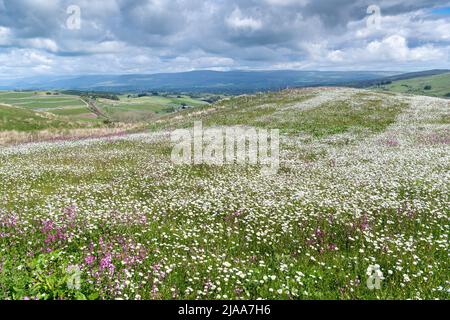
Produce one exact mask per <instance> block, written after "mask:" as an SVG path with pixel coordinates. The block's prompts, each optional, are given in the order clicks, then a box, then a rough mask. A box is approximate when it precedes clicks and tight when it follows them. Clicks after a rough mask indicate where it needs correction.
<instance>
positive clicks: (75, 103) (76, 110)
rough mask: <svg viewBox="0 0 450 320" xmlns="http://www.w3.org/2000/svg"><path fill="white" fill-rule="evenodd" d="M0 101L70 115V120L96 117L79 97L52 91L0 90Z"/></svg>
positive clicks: (30, 108) (40, 110) (39, 110)
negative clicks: (49, 92) (48, 92)
mask: <svg viewBox="0 0 450 320" xmlns="http://www.w3.org/2000/svg"><path fill="white" fill-rule="evenodd" d="M0 103H2V104H6V105H12V106H16V107H20V108H24V109H28V110H33V111H38V112H47V113H51V114H55V115H62V116H70V120H72V121H82V120H89V121H90V120H92V119H93V118H95V117H96V116H95V114H93V113H92V112H91V111H90V110H89V109H88V108H87V106H86V104H85V103H84V102H83V101H82V100H81V99H80V97H78V96H74V95H65V94H60V93H54V92H52V94H47V93H46V92H37V91H36V92H34V91H33V92H29V91H26V92H12V91H0ZM66 120H67V119H66ZM0 129H1V128H0Z"/></svg>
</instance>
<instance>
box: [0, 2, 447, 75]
mask: <svg viewBox="0 0 450 320" xmlns="http://www.w3.org/2000/svg"><path fill="white" fill-rule="evenodd" d="M73 4H74V5H78V6H79V7H80V9H81V22H82V23H81V29H79V30H70V29H68V28H67V25H66V22H67V19H68V17H69V15H68V14H67V11H66V9H67V7H68V6H69V5H73ZM372 4H374V1H372V0H337V1H333V2H331V1H328V0H314V1H312V0H239V1H238V0H227V1H223V0H172V1H169V0H109V1H103V0H45V1H44V0H15V1H4V0H0V61H1V63H2V66H1V69H0V70H1V71H2V72H4V73H5V72H6V75H5V74H3V75H2V76H3V77H5V76H11V77H16V76H18V75H27V74H33V73H38V74H45V73H48V74H66V73H77V74H80V73H127V72H133V73H136V72H142V73H149V72H165V71H184V70H194V69H206V68H208V69H217V70H229V69H271V68H299V69H321V70H325V69H328V70H341V69H360V70H362V69H366V70H367V69H372V70H374V69H380V70H399V69H404V70H405V71H409V70H419V69H427V68H431V67H439V68H450V61H449V60H450V59H449V56H448V54H449V47H450V33H449V32H448V30H450V16H449V15H445V14H436V13H435V12H436V10H435V8H437V7H446V6H449V5H450V2H449V1H438V0H437V1H433V0H416V1H414V2H412V1H408V2H406V1H402V0H380V1H376V4H377V5H378V6H379V7H380V9H381V16H380V28H373V27H370V25H368V24H367V19H368V17H369V15H368V14H367V8H368V7H369V5H372ZM20 55H23V56H20ZM33 63H34V65H33Z"/></svg>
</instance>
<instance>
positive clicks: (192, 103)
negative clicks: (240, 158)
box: [97, 95, 208, 121]
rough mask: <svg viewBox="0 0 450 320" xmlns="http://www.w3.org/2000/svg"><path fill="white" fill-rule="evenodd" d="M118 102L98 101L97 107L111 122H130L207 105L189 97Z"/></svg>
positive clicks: (122, 98)
mask: <svg viewBox="0 0 450 320" xmlns="http://www.w3.org/2000/svg"><path fill="white" fill-rule="evenodd" d="M119 99H120V101H113V100H107V99H100V100H99V101H98V104H97V105H98V106H99V107H100V108H101V109H102V110H103V111H104V112H105V113H106V114H107V115H109V116H110V117H111V118H112V119H113V120H117V121H124V120H125V121H130V120H131V121H132V120H136V119H145V120H152V119H155V118H157V117H159V116H160V115H164V114H168V113H173V112H175V111H177V110H179V109H180V108H181V107H182V106H183V105H184V106H188V107H191V108H192V107H198V106H204V105H207V104H208V103H206V102H204V101H201V100H197V99H193V98H191V97H189V96H167V97H165V96H145V97H129V96H128V95H121V96H119Z"/></svg>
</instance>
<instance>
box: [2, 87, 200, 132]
mask: <svg viewBox="0 0 450 320" xmlns="http://www.w3.org/2000/svg"><path fill="white" fill-rule="evenodd" d="M119 98H120V100H119V101H115V100H109V99H102V98H96V99H91V98H88V97H80V96H78V95H72V94H70V95H69V94H63V93H60V92H49V93H47V92H37V91H36V92H31V91H26V92H18V91H0V104H3V106H2V107H1V109H0V131H9V130H15V131H27V132H32V131H39V130H46V129H55V128H67V129H70V128H78V127H80V128H82V127H85V126H93V125H94V126H100V125H101V124H102V123H103V122H104V121H105V120H108V121H109V122H118V123H127V122H132V123H138V122H151V121H154V120H155V119H157V118H158V117H160V116H162V115H165V114H169V113H173V112H176V111H179V110H180V109H182V107H183V106H185V108H195V107H199V106H205V105H208V103H206V102H204V101H202V100H200V99H193V98H191V97H189V96H184V95H183V96H169V95H167V96H145V97H133V98H132V97H131V96H129V95H121V96H119ZM87 100H90V101H91V102H93V103H94V105H95V106H96V107H97V108H98V110H99V111H100V113H101V114H100V115H99V114H98V113H95V112H93V111H92V110H91V109H90V108H88V106H87V103H86V102H87Z"/></svg>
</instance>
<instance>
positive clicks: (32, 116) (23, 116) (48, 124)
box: [0, 105, 72, 132]
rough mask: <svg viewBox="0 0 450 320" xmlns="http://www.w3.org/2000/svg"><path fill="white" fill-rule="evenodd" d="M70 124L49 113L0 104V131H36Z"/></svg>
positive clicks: (69, 125)
mask: <svg viewBox="0 0 450 320" xmlns="http://www.w3.org/2000/svg"><path fill="white" fill-rule="evenodd" d="M71 126H72V125H71V124H70V123H69V122H67V121H64V120H63V119H58V118H56V117H51V116H50V115H49V114H45V113H40V112H35V111H32V110H27V109H22V108H18V107H12V106H5V105H0V131H8V130H15V131H25V132H26V131H36V130H43V129H50V128H66V127H71Z"/></svg>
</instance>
